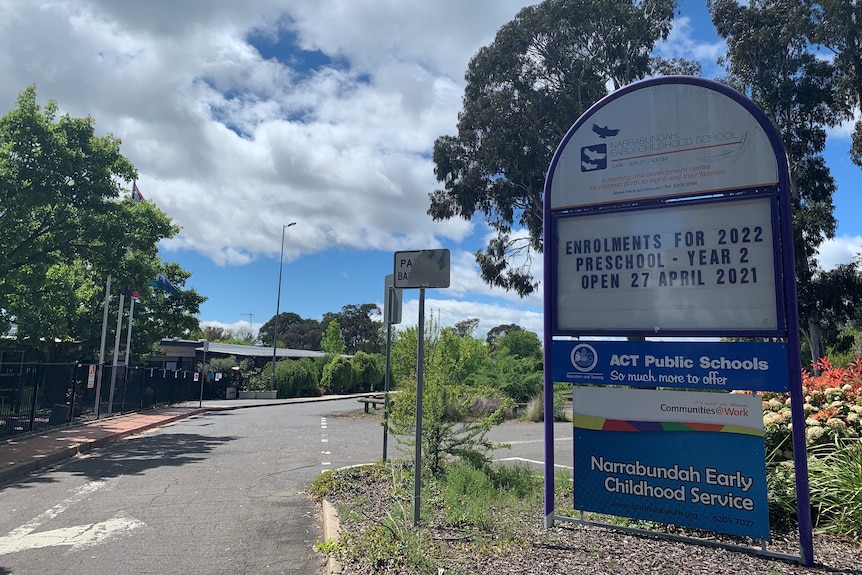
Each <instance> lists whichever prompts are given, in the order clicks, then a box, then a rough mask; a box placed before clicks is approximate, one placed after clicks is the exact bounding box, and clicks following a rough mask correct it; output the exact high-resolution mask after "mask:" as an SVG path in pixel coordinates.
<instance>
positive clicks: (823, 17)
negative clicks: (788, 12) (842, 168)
mask: <svg viewBox="0 0 862 575" xmlns="http://www.w3.org/2000/svg"><path fill="white" fill-rule="evenodd" d="M814 21H815V23H816V24H817V28H816V31H815V40H816V41H817V42H819V43H821V44H823V45H825V46H826V47H827V48H828V49H830V50H831V51H832V52H833V53H834V54H835V59H834V64H835V67H836V69H837V71H838V73H839V75H840V88H841V90H842V92H843V94H844V95H845V97H847V98H848V99H849V101H850V102H851V103H852V104H853V105H854V106H855V108H856V111H857V112H860V113H862V4H860V3H859V2H848V1H847V0H821V1H820V2H815V3H814ZM850 159H851V160H853V163H854V164H856V165H857V166H860V167H862V116H860V119H858V120H857V121H856V125H855V127H854V129H853V135H852V145H851V148H850Z"/></svg>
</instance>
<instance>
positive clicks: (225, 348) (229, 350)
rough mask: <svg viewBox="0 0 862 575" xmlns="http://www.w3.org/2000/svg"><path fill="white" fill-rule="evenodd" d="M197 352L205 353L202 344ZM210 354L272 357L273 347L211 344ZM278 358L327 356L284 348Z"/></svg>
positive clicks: (319, 352)
mask: <svg viewBox="0 0 862 575" xmlns="http://www.w3.org/2000/svg"><path fill="white" fill-rule="evenodd" d="M198 343H199V344H201V345H199V346H198V347H197V348H196V350H197V351H203V350H204V346H203V344H202V342H198ZM207 352H208V353H219V354H225V355H237V356H245V357H272V348H271V347H262V346H257V345H235V344H229V343H210V344H209V349H208V350H207ZM275 354H276V357H289V358H294V359H298V358H302V357H325V356H326V354H325V353H323V352H322V351H312V350H308V349H289V348H284V347H279V348H276V350H275Z"/></svg>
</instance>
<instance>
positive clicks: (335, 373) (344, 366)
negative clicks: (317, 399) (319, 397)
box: [320, 355, 353, 393]
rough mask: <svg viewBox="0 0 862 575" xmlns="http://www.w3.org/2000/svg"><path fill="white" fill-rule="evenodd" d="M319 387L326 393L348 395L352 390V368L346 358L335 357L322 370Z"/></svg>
mask: <svg viewBox="0 0 862 575" xmlns="http://www.w3.org/2000/svg"><path fill="white" fill-rule="evenodd" d="M320 387H321V388H323V389H324V390H325V391H326V392H328V393H349V392H350V391H351V390H352V389H353V366H352V365H351V364H350V360H349V359H347V358H346V357H343V356H340V355H337V356H335V357H333V358H332V360H330V362H329V363H327V364H326V366H325V367H324V368H323V376H322V377H321V378H320Z"/></svg>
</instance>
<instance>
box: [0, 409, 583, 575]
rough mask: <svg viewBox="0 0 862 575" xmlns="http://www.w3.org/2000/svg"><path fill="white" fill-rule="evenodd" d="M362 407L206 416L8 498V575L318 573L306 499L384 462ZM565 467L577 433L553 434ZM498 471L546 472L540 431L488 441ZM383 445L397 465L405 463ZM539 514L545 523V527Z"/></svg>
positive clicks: (63, 469) (317, 531) (313, 513)
mask: <svg viewBox="0 0 862 575" xmlns="http://www.w3.org/2000/svg"><path fill="white" fill-rule="evenodd" d="M357 408H358V404H357V402H356V401H355V400H342V401H332V402H318V403H306V404H292V405H282V406H275V407H257V408H252V409H241V410H236V411H225V412H210V413H207V414H204V415H201V416H198V417H195V418H191V419H187V420H183V421H180V422H178V423H176V424H173V425H170V426H167V427H164V428H161V429H158V430H155V431H152V432H148V433H145V434H143V435H141V436H138V437H135V438H131V439H128V440H125V441H122V442H119V443H115V444H112V445H110V446H108V447H105V448H103V449H99V450H96V451H94V452H92V453H91V454H90V455H88V456H86V457H79V458H76V459H73V460H69V461H67V462H65V463H63V464H61V465H58V466H57V467H55V468H53V469H50V470H47V471H44V472H40V473H37V474H33V475H31V476H29V477H28V478H25V479H23V480H21V481H19V482H16V483H12V484H9V485H6V486H5V487H3V488H0V510H2V512H0V575H8V574H14V575H29V574H44V573H57V574H78V573H81V574H87V575H120V574H126V573H128V574H136V575H137V574H159V575H173V574H184V575H185V574H188V573H206V574H213V575H220V574H231V575H236V574H243V573H249V574H256V575H257V574H261V575H263V574H275V573H303V574H310V575H311V574H320V573H322V572H323V565H324V561H323V557H322V556H321V555H319V554H317V553H315V552H314V551H313V549H312V547H313V545H314V543H315V542H316V541H319V540H321V539H322V536H323V533H322V526H321V524H320V517H319V514H318V512H317V509H316V507H315V504H314V502H313V501H311V500H310V499H309V498H308V496H307V495H306V494H305V493H304V490H305V489H306V488H307V487H308V485H309V484H310V483H311V482H312V481H313V480H314V479H315V478H316V477H317V476H318V475H319V474H320V473H321V472H322V471H324V470H327V469H333V468H337V467H342V466H345V465H353V464H359V463H367V462H371V461H377V460H379V459H380V458H381V457H382V436H383V432H382V427H381V426H380V424H379V420H378V419H377V418H375V417H372V416H363V415H361V414H360V413H357ZM555 435H556V441H555V447H556V449H555V451H556V453H557V455H556V459H557V463H558V464H560V465H563V466H569V467H570V466H571V424H558V427H557V431H555ZM491 438H492V439H493V440H495V441H505V442H508V443H510V444H511V445H512V448H511V449H507V450H500V451H498V452H496V453H495V456H496V458H498V459H505V460H514V461H526V462H531V463H532V464H533V465H537V466H540V465H541V462H542V460H543V453H544V451H543V450H544V448H543V429H542V425H541V424H522V423H517V424H504V425H503V426H500V427H498V428H495V430H494V431H493V432H492V434H491ZM399 449H400V448H399V446H398V443H397V442H395V441H394V440H393V439H392V438H390V440H389V448H388V452H389V457H390V458H394V457H398V456H399V455H400V453H399ZM541 512H542V511H541V510H540V509H537V513H539V514H540V513H541Z"/></svg>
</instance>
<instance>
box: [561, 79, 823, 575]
mask: <svg viewBox="0 0 862 575" xmlns="http://www.w3.org/2000/svg"><path fill="white" fill-rule="evenodd" d="M790 206H791V201H790V190H789V175H788V168H787V162H786V156H785V153H784V149H783V147H782V144H781V140H780V137H779V135H778V133H777V132H776V131H775V128H774V127H773V126H772V124H771V123H770V122H769V120H768V119H767V118H766V116H765V115H764V114H763V112H762V111H761V110H759V109H758V108H757V107H756V106H754V104H753V103H751V102H750V101H749V100H748V99H747V98H745V97H744V96H742V95H741V94H739V93H738V92H736V91H734V90H732V89H731V88H729V87H727V86H724V85H722V84H719V83H717V82H714V81H711V80H705V79H702V78H694V77H685V76H670V77H661V78H654V79H650V80H645V81H642V82H637V83H635V84H632V85H630V86H627V87H625V88H623V89H621V90H618V91H616V92H614V93H612V94H610V95H609V96H607V97H606V98H604V99H602V100H601V101H599V102H598V103H596V104H595V105H594V106H593V107H591V108H590V109H589V110H588V111H587V112H586V113H585V114H584V115H583V116H581V118H579V119H578V121H577V122H576V123H575V124H574V125H573V126H572V128H571V129H570V130H569V132H568V133H567V134H566V136H565V138H564V139H563V141H562V143H561V144H560V146H559V148H558V149H557V151H556V153H555V154H554V158H553V160H552V162H551V166H550V169H549V171H548V177H547V179H546V182H545V214H544V223H545V226H544V230H545V237H544V245H545V255H544V258H545V260H544V261H545V277H544V290H545V291H544V294H545V300H544V305H545V332H544V333H545V338H544V339H545V413H551V410H552V408H553V403H552V402H553V384H554V382H555V381H557V382H570V383H572V384H573V395H572V399H573V405H574V408H573V411H574V417H573V420H574V421H573V425H574V428H575V433H574V440H573V450H574V460H575V476H574V493H575V498H574V499H575V508H576V509H579V510H581V511H582V512H583V511H585V510H587V511H597V512H600V513H608V514H612V515H620V516H625V517H632V518H637V519H646V520H650V521H656V522H664V523H673V524H676V525H685V526H690V527H694V528H700V529H709V530H712V531H716V532H721V533H728V534H731V535H743V536H748V537H753V538H756V539H761V540H763V541H767V540H769V539H770V528H769V519H768V502H767V496H766V469H765V453H764V441H763V420H762V408H761V406H760V402H759V398H758V397H757V396H756V395H751V394H750V392H757V391H767V390H768V391H778V392H788V393H789V395H790V398H791V413H792V418H793V448H794V464H795V469H796V479H797V486H796V494H797V504H798V509H799V517H798V518H799V536H800V551H801V553H800V556H799V557H796V556H787V555H782V554H777V553H768V552H766V550H765V545H764V546H763V547H762V548H760V549H759V550H758V549H754V550H752V549H748V548H746V550H747V551H754V552H757V553H761V554H766V555H772V556H779V557H784V558H792V559H797V560H801V562H803V563H804V564H806V565H811V564H812V563H813V544H812V534H811V516H810V507H809V501H808V484H807V481H808V474H807V462H806V456H805V435H804V429H805V419H804V415H803V410H802V391H801V390H802V381H801V373H800V368H801V360H800V357H799V356H800V351H799V343H800V342H799V334H798V329H797V325H798V318H797V309H796V291H795V272H794V260H793V249H792V246H793V236H792V226H791V221H792V220H791V214H790V209H791V208H790ZM606 336H624V337H627V338H630V340H629V341H606V340H607V337H606ZM650 336H653V337H655V336H660V337H662V338H663V341H647V340H646V339H645V338H648V337H650ZM564 337H565V339H563V338H564ZM692 337H698V338H715V339H716V340H717V339H718V338H722V337H733V338H750V339H751V340H752V341H743V342H738V343H727V342H720V341H698V342H693V341H691V338H692ZM555 338H556V339H555ZM683 338H686V339H683ZM755 338H769V341H762V340H761V341H756V340H755ZM585 385H588V386H589V387H584V386H585ZM605 386H613V387H605ZM644 388H647V389H644ZM734 391H735V392H740V391H743V392H749V394H748V395H745V394H738V393H737V394H732V393H731V392H734ZM545 445H546V450H545V524H546V526H549V527H550V526H552V525H553V522H554V520H555V519H561V520H572V521H577V522H587V523H595V522H590V521H585V520H584V519H582V518H581V519H573V518H568V517H564V516H559V515H556V514H555V512H554V506H553V505H554V504H553V501H554V497H553V491H554V478H553V471H554V466H553V459H554V453H553V448H552V446H553V421H552V420H551V418H548V417H546V418H545ZM548 446H551V447H550V448H549V447H548ZM730 452H732V453H733V454H734V458H733V461H732V462H728V461H726V460H723V459H722V458H720V456H718V455H717V454H719V453H730ZM689 539H691V540H692V542H698V540H696V539H694V538H689ZM728 547H734V546H731V545H728ZM735 548H739V547H738V546H736V547H735Z"/></svg>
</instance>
